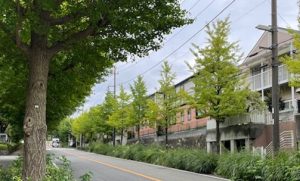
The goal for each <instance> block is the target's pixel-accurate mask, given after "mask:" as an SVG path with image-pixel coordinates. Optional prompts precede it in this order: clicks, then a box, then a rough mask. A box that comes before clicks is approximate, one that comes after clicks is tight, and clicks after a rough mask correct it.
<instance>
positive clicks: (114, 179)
mask: <svg viewBox="0 0 300 181" xmlns="http://www.w3.org/2000/svg"><path fill="white" fill-rule="evenodd" d="M48 152H49V153H54V154H55V155H56V156H61V155H65V156H66V158H67V159H68V160H70V161H71V167H72V169H73V171H74V176H75V178H79V177H80V176H81V175H83V174H85V173H87V172H89V171H90V172H92V173H93V177H92V180H93V181H222V180H223V181H224V180H226V179H222V178H218V177H214V176H207V175H202V174H196V173H192V172H187V171H182V170H177V169H172V168H167V167H162V166H157V165H152V164H147V163H141V162H136V161H131V160H124V159H120V158H114V157H109V156H104V155H99V154H94V153H88V152H84V151H79V150H75V149H66V148H51V149H49V150H48Z"/></svg>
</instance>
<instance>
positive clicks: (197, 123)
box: [129, 76, 208, 148]
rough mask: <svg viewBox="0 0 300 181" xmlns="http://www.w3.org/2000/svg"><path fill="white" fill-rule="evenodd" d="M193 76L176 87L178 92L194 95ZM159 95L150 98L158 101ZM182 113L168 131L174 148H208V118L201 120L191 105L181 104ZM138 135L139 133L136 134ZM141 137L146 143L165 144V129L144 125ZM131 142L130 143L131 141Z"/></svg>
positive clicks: (176, 117) (177, 115) (179, 113)
mask: <svg viewBox="0 0 300 181" xmlns="http://www.w3.org/2000/svg"><path fill="white" fill-rule="evenodd" d="M192 78H193V76H190V77H188V78H186V79H184V80H183V81H181V82H179V83H177V84H176V85H175V88H176V91H179V90H181V89H183V90H185V91H186V92H187V93H189V94H193V91H194V90H193V87H194V84H193V81H192ZM158 96H161V95H160V94H158V93H154V94H152V95H150V96H149V98H151V99H153V100H155V101H156V100H157V98H158ZM180 110H181V111H180V112H178V113H177V114H176V116H175V120H176V121H175V122H174V124H172V125H170V127H169V129H168V140H169V144H170V145H172V146H195V147H201V148H205V147H206V141H205V140H206V122H207V120H208V118H200V117H199V115H198V113H197V111H196V109H195V108H192V107H191V106H190V105H188V104H186V103H184V102H181V103H180ZM135 135H137V133H135ZM140 136H141V139H142V141H143V142H144V143H153V142H162V143H163V142H164V139H165V132H164V129H159V128H153V127H150V126H147V125H144V126H142V127H141V129H140ZM135 137H136V136H135ZM129 142H130V141H129Z"/></svg>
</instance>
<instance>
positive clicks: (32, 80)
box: [23, 51, 49, 181]
mask: <svg viewBox="0 0 300 181" xmlns="http://www.w3.org/2000/svg"><path fill="white" fill-rule="evenodd" d="M48 71H49V58H48V57H47V55H46V54H45V53H43V52H41V51H34V53H32V55H31V56H30V58H29V81H28V87H27V96H26V110H25V118H24V124H23V125H24V126H23V129H24V164H23V180H24V181H27V180H32V181H41V180H42V179H43V177H44V176H45V170H46V134H47V125H46V97H47V80H48Z"/></svg>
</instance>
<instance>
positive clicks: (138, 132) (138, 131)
mask: <svg viewBox="0 0 300 181" xmlns="http://www.w3.org/2000/svg"><path fill="white" fill-rule="evenodd" d="M137 135H138V142H139V143H140V141H141V135H140V125H139V124H138V125H137Z"/></svg>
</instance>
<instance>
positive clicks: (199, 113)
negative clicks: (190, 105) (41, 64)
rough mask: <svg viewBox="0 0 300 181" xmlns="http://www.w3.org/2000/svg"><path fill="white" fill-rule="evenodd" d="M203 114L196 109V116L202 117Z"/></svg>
mask: <svg viewBox="0 0 300 181" xmlns="http://www.w3.org/2000/svg"><path fill="white" fill-rule="evenodd" d="M201 116H202V112H201V111H200V110H198V109H196V118H200V117H201Z"/></svg>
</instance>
